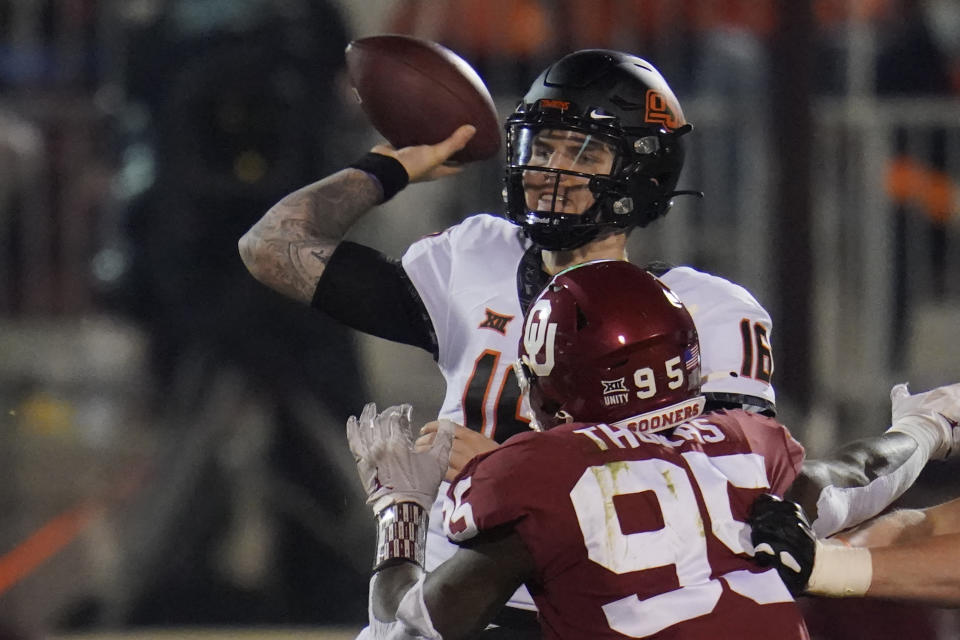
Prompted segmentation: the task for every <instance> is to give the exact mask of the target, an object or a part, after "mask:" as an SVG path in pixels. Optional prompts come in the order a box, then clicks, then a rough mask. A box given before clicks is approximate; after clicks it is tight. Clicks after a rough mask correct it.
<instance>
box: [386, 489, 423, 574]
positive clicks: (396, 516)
mask: <svg viewBox="0 0 960 640" xmlns="http://www.w3.org/2000/svg"><path fill="white" fill-rule="evenodd" d="M426 547H427V512H426V510H425V509H424V508H423V507H421V506H420V505H419V504H417V503H416V502H400V503H398V504H392V505H390V506H389V507H386V508H385V509H383V510H382V511H381V512H380V513H378V514H377V556H376V559H375V560H374V562H373V571H374V572H377V571H379V570H380V569H382V568H383V567H384V566H386V565H387V564H391V563H393V562H394V561H396V560H409V561H410V562H413V563H415V564H417V565H419V566H420V567H423V565H424V558H425V555H426Z"/></svg>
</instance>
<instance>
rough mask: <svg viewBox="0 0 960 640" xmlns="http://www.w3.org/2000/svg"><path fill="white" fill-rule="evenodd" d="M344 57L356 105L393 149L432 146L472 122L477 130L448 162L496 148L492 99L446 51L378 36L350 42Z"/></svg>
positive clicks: (480, 157) (488, 153)
mask: <svg viewBox="0 0 960 640" xmlns="http://www.w3.org/2000/svg"><path fill="white" fill-rule="evenodd" d="M345 55H346V63H347V73H348V74H349V76H350V82H351V84H352V85H353V88H354V90H355V91H356V94H357V97H358V98H359V100H360V107H361V108H362V109H363V111H364V113H365V114H366V115H367V118H369V120H370V123H371V124H372V125H373V126H374V127H375V128H376V129H377V131H379V132H380V133H381V134H382V135H383V136H384V137H385V138H386V139H387V141H389V142H390V144H392V145H393V146H394V147H395V148H397V149H401V148H403V147H409V146H413V145H422V144H437V143H438V142H441V141H443V140H445V139H446V138H448V137H449V136H450V134H452V133H453V132H454V130H456V128H457V127H459V126H460V125H464V124H472V125H473V126H475V127H476V128H477V133H476V134H475V135H474V136H473V138H471V139H470V142H468V143H467V145H466V146H465V147H464V148H463V149H461V150H460V151H458V152H457V153H455V154H454V155H453V156H451V158H450V160H452V161H454V162H461V163H462V162H472V161H475V160H485V159H487V158H490V157H492V156H493V155H494V154H496V153H497V151H499V150H500V121H499V117H498V115H497V110H496V107H495V106H494V104H493V98H491V97H490V92H489V91H488V90H487V87H486V85H484V83H483V80H482V79H481V78H480V75H479V74H478V73H477V72H476V71H475V70H474V69H473V67H471V66H470V65H469V64H468V63H467V62H466V61H465V60H464V59H463V58H461V57H460V56H458V55H457V54H456V53H454V52H453V51H451V50H450V49H447V48H446V47H443V46H441V45H439V44H437V43H436V42H430V41H429V40H421V39H419V38H413V37H410V36H402V35H377V36H368V37H365V38H359V39H357V40H354V41H353V42H351V43H350V44H349V46H347V50H346V54H345Z"/></svg>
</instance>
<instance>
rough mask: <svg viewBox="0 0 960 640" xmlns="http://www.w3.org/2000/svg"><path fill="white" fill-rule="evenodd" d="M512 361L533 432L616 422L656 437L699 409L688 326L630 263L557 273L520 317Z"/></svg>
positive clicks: (693, 338) (666, 294) (668, 297)
mask: <svg viewBox="0 0 960 640" xmlns="http://www.w3.org/2000/svg"><path fill="white" fill-rule="evenodd" d="M519 356H520V357H519V360H518V363H517V366H516V370H517V374H518V375H517V377H518V379H519V381H520V386H521V389H523V392H524V393H525V394H526V395H527V397H528V399H529V401H530V408H531V409H532V410H533V414H534V418H535V419H534V421H532V422H531V426H533V427H534V428H539V429H549V428H551V427H553V426H556V425H557V424H559V423H563V422H565V421H566V422H605V423H607V424H617V423H618V422H619V423H621V424H623V425H625V426H627V427H628V428H630V429H631V430H633V431H638V432H643V431H649V432H653V431H659V430H662V429H664V428H668V427H670V426H676V425H677V424H680V423H682V422H684V421H686V420H688V419H690V418H693V417H695V416H697V415H699V414H700V413H701V412H702V411H703V405H704V398H703V397H702V396H700V395H699V394H700V343H699V342H698V339H697V330H696V327H695V326H694V324H693V319H692V318H691V317H690V314H689V313H688V312H687V309H686V307H684V306H683V304H682V303H681V302H680V299H679V298H678V297H677V296H676V294H674V293H673V292H672V291H671V290H670V289H669V288H668V287H667V286H666V285H664V284H663V283H662V282H661V281H660V280H658V279H657V278H656V277H654V276H653V275H652V274H650V273H649V272H647V271H644V270H643V269H641V268H639V267H637V266H636V265H633V264H631V263H629V262H625V261H621V260H596V261H592V262H587V263H584V264H582V265H579V266H576V267H571V268H569V269H566V270H564V271H562V272H561V273H559V274H557V275H556V276H554V278H553V279H552V280H551V281H550V283H549V284H548V285H547V286H546V287H545V288H544V290H543V291H542V292H541V293H540V295H539V296H538V297H537V298H536V300H534V302H533V304H532V305H531V306H530V310H529V311H528V312H527V315H526V317H525V318H524V323H523V337H522V339H521V341H520V346H519Z"/></svg>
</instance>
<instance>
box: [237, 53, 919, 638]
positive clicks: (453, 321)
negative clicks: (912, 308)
mask: <svg viewBox="0 0 960 640" xmlns="http://www.w3.org/2000/svg"><path fill="white" fill-rule="evenodd" d="M690 129H691V127H690V126H689V125H688V124H687V122H686V120H685V119H684V116H683V112H682V110H681V108H680V105H679V103H678V102H677V99H676V97H675V96H674V94H673V92H672V90H671V89H670V87H669V86H668V85H667V83H666V81H665V80H664V78H663V77H662V76H661V75H660V73H659V72H658V71H657V70H656V69H655V68H654V67H653V66H652V65H651V64H649V63H648V62H647V61H645V60H643V59H641V58H638V57H636V56H632V55H629V54H625V53H622V52H618V51H610V50H595V49H592V50H583V51H577V52H574V53H572V54H569V55H567V56H564V57H563V58H561V59H560V60H558V61H557V62H555V63H554V64H551V65H550V66H549V67H548V68H547V69H546V70H544V71H543V73H542V74H541V75H540V76H539V77H538V78H537V79H536V80H535V81H534V83H533V85H532V86H531V87H530V89H529V91H528V92H527V93H526V95H525V96H524V98H523V99H522V100H521V102H520V104H519V105H518V107H517V109H516V111H515V112H514V113H513V114H512V115H511V116H509V117H508V119H507V122H506V141H507V152H506V160H507V167H506V173H505V180H504V181H505V189H504V194H505V201H506V212H507V213H506V217H500V216H495V215H489V214H478V215H473V216H470V217H467V218H465V219H464V220H463V221H462V222H461V223H460V224H457V225H455V226H453V227H451V228H449V229H447V230H446V231H444V232H443V233H440V234H438V235H434V236H430V237H427V238H424V239H422V240H419V241H418V242H415V243H414V244H413V245H411V246H410V247H409V248H408V250H407V251H406V253H405V254H404V256H403V258H402V261H400V262H398V261H396V260H393V259H390V258H388V257H386V256H384V255H383V254H381V253H380V252H378V251H376V250H374V249H372V248H369V247H365V246H362V245H359V244H356V243H352V242H348V241H345V240H344V236H345V234H346V233H347V231H348V230H349V229H350V228H351V226H352V225H353V224H355V223H356V222H357V221H358V220H359V219H360V218H361V217H362V216H363V215H364V214H365V213H367V212H368V211H370V210H371V209H372V208H373V207H375V206H376V205H378V204H381V203H383V202H385V201H386V200H389V199H390V198H392V197H393V196H394V195H396V194H397V193H398V192H399V191H400V190H401V189H403V188H404V187H405V186H406V185H407V184H408V182H418V181H426V180H433V179H437V178H442V177H444V176H447V175H451V174H453V173H456V172H457V171H459V170H460V168H457V167H451V166H448V165H445V164H444V161H446V160H447V158H449V157H450V156H451V155H453V154H454V153H455V152H456V151H458V150H459V149H461V148H463V146H464V145H465V144H466V143H467V141H468V140H469V138H470V137H471V136H472V135H473V133H474V128H473V127H472V126H470V125H464V126H462V127H460V128H459V129H457V130H456V131H455V132H454V133H453V134H452V135H451V136H450V138H448V139H447V140H445V141H443V142H441V143H439V144H436V145H424V146H413V147H406V148H402V149H394V148H392V147H390V146H387V145H378V146H376V147H374V148H373V150H372V151H371V152H370V153H368V154H367V155H365V156H364V157H363V158H361V159H360V160H359V161H357V162H355V163H354V164H353V165H351V166H350V167H348V168H346V169H343V170H341V171H338V172H336V173H334V174H332V175H330V176H328V177H326V178H323V179H322V180H319V181H318V182H315V183H312V184H309V185H306V186H304V187H302V188H301V189H298V190H297V191H295V192H293V193H291V194H289V195H288V196H286V197H284V198H283V199H282V200H281V201H280V202H278V203H277V204H276V205H274V206H273V207H272V208H271V209H270V210H268V211H267V212H266V214H265V215H264V216H263V217H262V218H261V219H260V220H259V221H258V222H257V223H256V224H255V225H254V226H253V227H252V228H251V229H250V230H249V231H248V232H247V233H246V234H244V236H243V237H242V238H241V239H240V254H241V256H242V258H243V261H244V263H245V264H246V266H247V268H248V270H249V271H250V272H251V274H252V275H253V276H254V277H256V278H257V279H258V280H260V281H261V282H263V283H264V284H266V285H267V286H270V287H272V288H273V289H275V290H277V291H279V292H280V293H283V294H285V295H288V296H290V297H293V298H295V299H298V300H301V301H303V302H305V303H311V304H312V305H313V306H314V307H316V308H318V309H320V310H322V311H324V312H326V313H327V314H329V315H331V316H332V317H334V318H337V319H338V320H340V321H342V322H344V323H345V324H347V325H349V326H351V327H354V328H356V329H358V330H360V331H364V332H366V333H369V334H372V335H376V336H379V337H382V338H386V339H389V340H394V341H398V342H401V343H405V344H410V345H414V346H418V347H421V348H423V349H426V350H427V351H429V352H431V353H432V354H433V356H434V358H435V359H436V361H437V365H438V366H439V368H440V371H441V372H442V374H443V376H444V379H445V381H446V396H445V398H444V402H443V406H442V408H441V412H440V416H439V417H440V418H445V419H449V420H451V421H454V422H456V423H457V424H459V425H461V427H460V428H458V430H457V433H456V438H455V441H454V449H453V455H452V456H451V465H452V468H451V471H450V474H449V476H448V477H452V475H453V473H454V472H455V471H456V470H457V469H458V468H459V467H462V466H463V464H465V463H466V461H468V460H469V459H470V458H472V457H473V456H474V455H475V454H477V453H480V452H483V451H486V450H489V449H491V448H493V447H495V446H497V444H498V443H502V442H503V441H504V440H506V439H507V438H508V437H510V436H511V435H514V434H515V433H519V432H522V431H525V430H527V429H528V420H529V418H528V409H527V407H525V406H522V405H521V402H520V397H519V393H518V391H517V384H516V381H515V376H514V373H513V369H512V367H511V363H512V361H513V359H514V356H515V354H516V348H517V344H518V341H519V337H520V330H521V327H520V325H521V323H522V318H523V314H524V311H525V308H526V305H527V304H528V303H529V301H530V300H532V299H533V298H534V297H535V296H536V295H537V293H538V292H539V291H540V289H541V288H542V287H543V285H544V284H546V282H547V281H548V279H549V278H550V277H551V276H553V275H555V274H557V273H558V272H560V271H561V270H562V269H564V268H566V267H568V266H571V265H575V264H579V263H583V262H586V261H589V260H595V259H614V260H626V259H627V255H626V243H627V234H628V233H629V232H630V231H631V230H632V229H634V228H636V227H643V226H645V225H647V224H649V223H650V222H652V221H654V220H656V219H657V218H659V217H662V216H663V215H665V214H666V213H667V211H668V210H669V208H670V205H671V201H672V198H673V197H674V196H676V195H678V193H681V192H677V191H676V190H675V189H676V186H677V182H678V179H679V176H680V171H681V168H682V166H683V157H684V153H683V136H684V135H686V134H687V133H688V132H689V131H690ZM655 273H656V275H658V276H659V277H660V278H661V279H662V280H663V281H664V282H665V283H666V284H667V285H668V286H669V287H670V288H671V289H672V290H673V291H675V292H676V293H677V295H678V296H679V297H680V298H681V300H683V302H684V304H685V305H686V307H687V309H688V310H689V311H690V314H691V316H692V317H693V320H694V322H695V324H696V328H697V331H698V333H699V335H700V343H701V350H702V354H701V358H702V374H703V393H704V395H705V397H706V398H707V402H708V405H707V409H708V410H711V409H716V408H747V409H750V410H754V411H761V412H764V413H768V414H772V413H773V412H774V400H775V397H774V391H773V387H772V386H771V384H770V380H771V374H772V373H773V355H772V351H771V347H770V334H771V330H772V323H771V320H770V316H769V314H768V313H767V312H766V310H765V309H764V308H763V307H762V306H761V305H760V304H759V303H758V302H757V300H756V299H755V298H754V297H753V296H752V295H751V294H750V293H749V292H748V291H747V290H745V289H744V288H743V287H740V286H739V285H736V284H733V283H731V282H729V281H727V280H724V279H722V278H719V277H716V276H712V275H709V274H706V273H703V272H700V271H696V270H694V269H691V268H688V267H678V268H666V267H664V268H660V269H657V270H656V271H655ZM626 294H627V292H625V295H626ZM430 435H431V434H427V436H428V437H429V436H430ZM898 435H900V434H898ZM886 440H888V442H886V443H885V446H884V447H881V448H877V447H872V448H870V449H869V450H868V451H866V452H864V453H863V455H862V456H861V457H860V459H859V460H860V461H863V462H864V463H870V462H871V461H872V460H874V457H875V456H876V457H881V458H883V460H884V464H882V465H881V464H873V468H882V469H883V470H884V472H886V471H889V470H891V469H898V470H906V471H903V473H904V474H905V475H908V476H909V475H911V474H914V476H913V477H915V474H916V473H919V469H918V468H917V463H916V459H917V458H918V457H923V456H924V455H928V454H929V450H927V449H924V450H923V451H920V452H918V451H917V449H918V447H917V443H916V442H915V440H914V439H912V438H888V439H886ZM881 449H882V450H881ZM907 461H912V462H911V464H906V462H907ZM925 461H926V458H925V457H924V458H923V460H922V461H920V462H919V466H920V467H922V463H923V462H925ZM848 467H849V465H844V464H841V465H840V466H831V467H824V468H821V469H820V470H819V473H818V478H819V479H820V480H822V482H818V483H813V484H812V485H811V488H810V490H811V491H819V488H820V487H821V486H824V485H826V484H831V483H835V484H839V486H844V485H845V483H847V482H852V483H856V484H863V482H864V480H865V479H864V477H863V474H862V468H859V469H857V470H854V471H851V470H850V469H849V468H848ZM869 479H872V478H867V480H869ZM912 479H913V478H909V480H910V481H912ZM875 485H876V488H877V489H878V490H879V491H881V492H886V491H888V490H890V487H895V486H897V483H875ZM444 490H445V487H442V488H441V493H443V491H444ZM848 497H849V494H842V495H840V496H839V497H837V496H834V498H835V499H834V500H833V501H832V502H829V503H826V502H825V503H824V506H829V507H830V508H831V510H832V513H831V516H830V517H831V518H832V519H831V526H834V525H839V524H843V523H844V522H845V521H846V520H847V519H848V516H850V515H851V514H854V513H855V514H858V515H859V514H860V512H861V510H858V509H853V510H851V509H849V508H848V507H847V505H846V503H845V502H844V500H846V499H847V498H848ZM890 500H892V498H891V497H889V496H887V495H883V496H881V497H880V498H877V499H876V500H872V499H871V500H867V501H865V502H866V503H868V508H865V509H863V511H872V513H868V514H867V517H868V516H869V515H874V514H875V513H876V512H877V511H875V510H873V509H874V508H878V507H877V506H876V505H880V504H882V506H885V505H886V504H888V503H889V501H890ZM874 503H876V504H874ZM439 504H440V501H438V503H437V506H436V507H435V509H434V511H433V513H432V514H431V531H430V539H429V540H428V545H427V550H428V551H427V552H428V557H427V566H428V568H433V567H435V566H437V565H438V564H439V563H440V562H442V561H443V560H444V559H445V558H447V557H449V555H450V554H452V553H453V550H454V549H453V546H452V545H451V544H450V543H449V542H448V541H447V540H446V538H445V537H444V536H443V534H442V530H441V526H440V525H441V518H440V508H439ZM821 511H822V509H821ZM820 515H824V514H823V513H821V514H820ZM510 604H511V605H512V606H515V607H518V608H520V609H527V610H528V611H529V610H532V609H533V604H532V599H530V597H529V595H527V594H525V593H519V592H518V594H517V597H516V598H515V599H513V600H512V601H511V603H510ZM519 617H520V618H525V616H522V615H521V616H519ZM530 622H531V624H532V620H531V621H530ZM532 628H535V625H532Z"/></svg>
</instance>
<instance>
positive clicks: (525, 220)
mask: <svg viewBox="0 0 960 640" xmlns="http://www.w3.org/2000/svg"><path fill="white" fill-rule="evenodd" d="M505 127H506V142H507V168H506V175H505V177H504V183H505V185H504V190H503V197H504V201H505V203H506V213H507V218H508V219H509V220H511V221H512V222H514V223H515V224H518V225H520V226H521V227H523V229H524V230H525V232H526V234H527V236H528V237H529V238H530V239H531V240H533V241H534V242H535V243H536V244H537V245H539V246H540V247H541V248H543V249H548V250H564V249H574V248H576V247H579V246H582V245H584V244H586V243H587V242H590V241H591V240H593V239H594V238H596V237H597V236H598V235H599V234H600V233H601V232H602V231H604V230H617V229H627V228H631V227H635V226H641V227H643V226H646V225H647V224H649V223H650V222H651V221H653V220H655V219H657V218H659V217H661V216H663V215H665V214H666V213H667V210H668V209H669V208H670V206H671V204H672V198H673V196H675V195H678V194H684V193H687V194H693V193H695V194H698V192H691V191H675V188H676V186H677V181H678V180H679V178H680V171H681V169H682V168H683V157H684V151H683V144H682V142H681V137H682V136H683V135H684V134H685V133H687V132H689V131H690V130H691V129H692V127H691V126H690V125H689V124H687V122H686V120H685V119H684V117H683V111H682V110H681V109H680V104H679V102H677V98H676V96H674V94H673V91H672V90H671V89H670V87H669V85H668V84H667V82H666V80H664V78H663V76H661V75H660V72H659V71H657V69H656V68H655V67H654V66H653V65H651V64H650V63H649V62H647V61H646V60H643V59H642V58H638V57H636V56H632V55H629V54H626V53H622V52H619V51H610V50H607V49H585V50H581V51H576V52H574V53H571V54H569V55H567V56H565V57H563V58H561V59H560V60H559V61H557V62H556V63H555V64H552V65H551V66H549V67H547V69H546V70H544V71H543V73H541V74H540V76H539V77H538V78H537V79H536V80H535V81H534V83H533V85H532V86H531V87H530V89H529V91H527V94H526V95H525V96H524V97H523V99H522V100H521V101H520V104H519V105H518V106H517V108H516V111H515V112H514V113H513V114H512V115H511V116H509V117H508V118H507V121H506V125H505ZM558 134H563V135H566V136H568V137H571V138H573V139H574V140H576V141H578V142H580V143H582V149H581V155H580V156H578V158H577V160H578V161H579V160H582V158H583V157H584V156H586V155H588V154H590V153H594V152H596V151H598V150H604V151H605V153H606V152H607V151H609V152H612V162H611V163H607V164H605V165H604V166H602V167H600V168H598V169H592V168H591V167H592V166H593V165H591V164H590V163H589V162H587V163H580V162H567V163H556V162H553V161H552V160H551V159H550V155H549V154H548V152H547V151H545V147H544V145H543V142H542V140H543V137H544V135H550V136H552V137H554V138H556V137H557V136H558ZM550 153H551V154H552V153H553V151H552V149H551V150H550ZM570 184H573V185H574V186H572V187H570V188H569V191H570V192H571V193H574V192H576V191H580V192H581V193H584V194H586V195H587V196H588V199H589V202H590V204H589V205H588V208H585V209H582V210H572V205H571V204H570V202H568V200H572V196H569V197H568V196H567V194H566V193H565V192H566V191H567V190H568V186H569V185H570ZM544 185H547V186H544ZM531 191H537V192H538V193H539V194H540V195H539V196H538V195H531V194H530V192H531ZM590 195H592V197H589V196H590ZM698 195H700V194H698Z"/></svg>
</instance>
